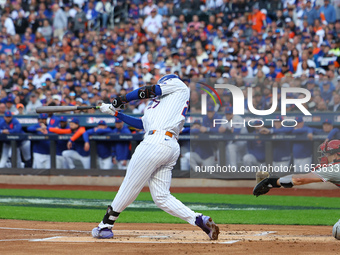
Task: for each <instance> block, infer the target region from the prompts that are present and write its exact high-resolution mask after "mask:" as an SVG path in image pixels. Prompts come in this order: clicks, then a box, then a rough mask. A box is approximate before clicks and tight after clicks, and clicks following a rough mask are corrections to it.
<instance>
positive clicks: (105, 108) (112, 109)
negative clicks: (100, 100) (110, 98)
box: [99, 104, 116, 116]
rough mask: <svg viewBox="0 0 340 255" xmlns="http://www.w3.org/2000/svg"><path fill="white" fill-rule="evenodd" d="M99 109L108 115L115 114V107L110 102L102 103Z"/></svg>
mask: <svg viewBox="0 0 340 255" xmlns="http://www.w3.org/2000/svg"><path fill="white" fill-rule="evenodd" d="M99 110H100V111H101V112H102V113H106V114H110V115H113V116H114V115H115V113H116V109H115V107H114V106H113V105H112V104H102V105H101V106H100V108H99Z"/></svg>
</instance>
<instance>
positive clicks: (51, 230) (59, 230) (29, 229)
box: [0, 227, 91, 233]
mask: <svg viewBox="0 0 340 255" xmlns="http://www.w3.org/2000/svg"><path fill="white" fill-rule="evenodd" d="M0 229H14V230H28V231H49V232H74V233H91V231H82V230H63V229H38V228H36V229H35V228H6V227H0Z"/></svg>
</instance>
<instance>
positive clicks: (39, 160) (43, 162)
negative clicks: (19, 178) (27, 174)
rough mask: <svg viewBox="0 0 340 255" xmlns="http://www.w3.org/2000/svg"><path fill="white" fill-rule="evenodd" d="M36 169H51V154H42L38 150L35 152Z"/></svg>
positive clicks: (34, 165) (34, 166) (34, 164)
mask: <svg viewBox="0 0 340 255" xmlns="http://www.w3.org/2000/svg"><path fill="white" fill-rule="evenodd" d="M32 167H33V168H34V169H38V168H42V169H49V168H51V156H50V155H49V154H48V155H46V154H41V153H37V152H33V166H32Z"/></svg>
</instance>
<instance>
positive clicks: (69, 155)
mask: <svg viewBox="0 0 340 255" xmlns="http://www.w3.org/2000/svg"><path fill="white" fill-rule="evenodd" d="M62 155H63V157H64V159H65V163H66V168H67V169H74V168H75V167H76V166H75V165H74V162H73V161H74V160H79V161H80V162H81V163H82V164H83V167H84V169H90V167H91V165H90V164H91V158H90V156H87V157H84V156H81V155H80V154H79V153H78V152H77V151H74V150H65V151H63V152H62Z"/></svg>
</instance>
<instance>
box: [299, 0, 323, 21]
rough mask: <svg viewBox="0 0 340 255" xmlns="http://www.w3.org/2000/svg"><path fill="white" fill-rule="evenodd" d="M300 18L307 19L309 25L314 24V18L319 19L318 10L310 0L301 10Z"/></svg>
mask: <svg viewBox="0 0 340 255" xmlns="http://www.w3.org/2000/svg"><path fill="white" fill-rule="evenodd" d="M302 18H303V19H306V20H307V23H308V25H309V26H313V25H314V20H316V19H320V14H319V12H318V11H317V10H315V8H314V7H313V6H312V3H311V1H310V0H308V1H307V3H306V8H305V9H304V11H303V14H302Z"/></svg>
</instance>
